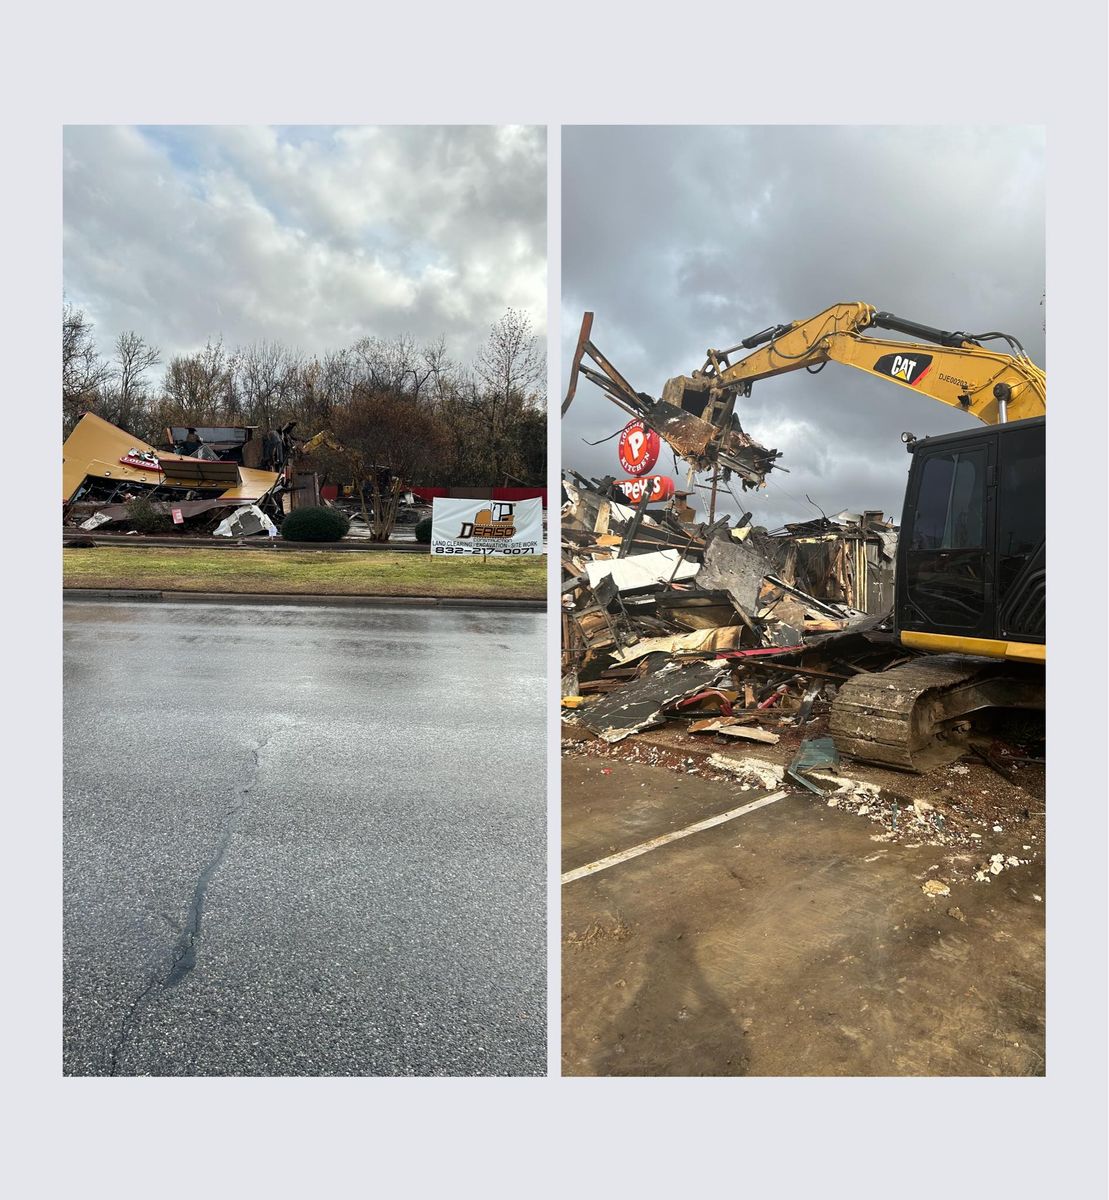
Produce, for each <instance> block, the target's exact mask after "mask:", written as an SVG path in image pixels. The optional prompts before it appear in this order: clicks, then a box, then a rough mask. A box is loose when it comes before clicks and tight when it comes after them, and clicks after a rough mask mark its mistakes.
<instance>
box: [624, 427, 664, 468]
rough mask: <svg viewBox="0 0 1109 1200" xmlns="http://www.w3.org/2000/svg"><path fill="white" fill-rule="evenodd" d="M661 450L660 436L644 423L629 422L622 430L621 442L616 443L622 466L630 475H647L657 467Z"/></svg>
mask: <svg viewBox="0 0 1109 1200" xmlns="http://www.w3.org/2000/svg"><path fill="white" fill-rule="evenodd" d="M661 448H662V443H661V442H660V441H659V436H658V434H657V433H655V431H654V430H653V429H647V428H646V427H645V426H644V424H643V422H642V421H629V422H628V423H627V424H626V425H625V426H624V428H623V429H622V430H620V440H619V441H618V442H617V443H616V453H617V454H618V455H619V457H620V465H621V466H622V467H623V468H624V470H625V471H627V473H628V474H629V475H644V474H646V473H647V472H648V471H649V470H650V469H651V468H652V467H653V466H654V465H655V460H656V459H657V458H658V452H659V450H660V449H661Z"/></svg>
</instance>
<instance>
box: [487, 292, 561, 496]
mask: <svg viewBox="0 0 1109 1200" xmlns="http://www.w3.org/2000/svg"><path fill="white" fill-rule="evenodd" d="M546 370H547V356H546V353H545V352H544V350H543V348H542V345H541V343H540V340H539V338H538V337H536V335H535V333H534V331H533V328H532V324H531V318H530V317H529V316H528V315H527V313H523V312H520V311H518V310H517V309H514V308H510V309H508V310H507V311H506V312H505V314H504V316H503V317H501V319H500V320H499V321H498V322H497V323H496V324H495V325H494V326H493V327H492V329H491V330H490V332H489V338H488V340H487V341H486V343H485V345H484V346H482V348H481V349H480V350H479V351H478V356H477V359H476V361H475V363H474V371H475V373H476V375H477V377H478V379H480V380H481V381H482V383H483V385H484V386H483V387H482V388H481V390H480V399H479V400H478V403H479V405H480V407H481V408H482V409H483V410H484V415H485V424H486V429H487V436H488V449H489V458H490V466H491V471H492V474H493V476H494V478H495V480H496V482H497V483H500V482H501V479H502V476H503V475H504V474H505V473H506V469H507V466H508V462H507V459H508V457H509V453H508V450H509V447H508V445H507V439H506V436H505V433H506V429H507V428H508V427H509V426H510V425H511V424H512V423H513V418H514V417H518V415H519V414H520V413H521V412H523V411H524V410H525V409H526V408H528V407H531V406H537V405H544V404H545V403H546V388H545V387H544V386H543V381H544V379H545V377H546Z"/></svg>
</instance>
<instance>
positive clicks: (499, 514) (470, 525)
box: [457, 500, 516, 542]
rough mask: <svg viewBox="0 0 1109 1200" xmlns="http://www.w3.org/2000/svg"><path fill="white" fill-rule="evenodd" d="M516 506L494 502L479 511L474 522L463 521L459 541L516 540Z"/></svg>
mask: <svg viewBox="0 0 1109 1200" xmlns="http://www.w3.org/2000/svg"><path fill="white" fill-rule="evenodd" d="M515 507H516V506H515V505H514V504H508V503H506V502H505V501H503V500H494V501H493V502H492V503H491V504H490V505H489V507H488V508H482V509H479V510H478V512H477V515H476V516H475V517H474V519H473V520H472V521H463V522H462V528H461V529H460V530H459V531H458V539H457V540H458V541H460V542H461V541H466V540H467V539H469V538H514V537H515V536H516V521H515V519H514V518H513V515H512V513H513V510H514V509H515Z"/></svg>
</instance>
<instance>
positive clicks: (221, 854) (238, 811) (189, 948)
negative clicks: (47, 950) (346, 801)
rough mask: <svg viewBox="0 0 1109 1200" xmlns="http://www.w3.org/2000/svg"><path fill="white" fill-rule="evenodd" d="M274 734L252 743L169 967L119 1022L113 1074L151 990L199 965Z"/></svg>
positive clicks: (154, 978) (169, 984) (173, 982)
mask: <svg viewBox="0 0 1109 1200" xmlns="http://www.w3.org/2000/svg"><path fill="white" fill-rule="evenodd" d="M272 736H273V735H272V734H266V736H265V737H264V738H262V740H261V741H259V742H258V744H257V745H256V746H253V747H251V751H250V753H251V757H252V759H253V770H252V771H251V775H250V779H249V780H248V781H247V783H246V784H245V785H244V786H243V787H241V788H239V790H238V792H236V794H235V797H234V799H233V800H232V802H231V805H230V807H229V808H228V809H227V811H226V812H225V813H224V814H223V826H222V831H221V834H220V839H219V841H218V842H217V843H216V847H215V850H213V852H212V856H211V858H209V860H208V862H207V863H206V864H205V866H204V867H202V868H201V871H200V874H199V875H198V876H197V880H196V887H195V888H194V889H193V894H192V899H191V900H190V901H189V908H188V912H187V913H186V914H185V922H184V924H183V925H182V926H176V923H174V925H175V926H176V928H177V929H178V930H179V936H178V938H177V941H176V942H175V943H174V947H173V950H172V952H171V954H170V962H169V966H168V968H164V969H163V968H159V969H158V970H156V971H155V972H154V974H153V975H152V976H151V978H150V979H149V981H148V982H147V984H146V986H145V987H144V988H143V989H142V991H141V992H139V994H138V996H136V997H135V1000H134V1002H133V1003H132V1005H131V1007H130V1008H129V1009H128V1010H127V1013H126V1014H125V1015H124V1018H123V1021H122V1022H121V1023H120V1028H119V1036H118V1037H117V1038H116V1040H115V1043H114V1044H113V1045H112V1047H111V1049H110V1051H109V1066H110V1070H109V1073H110V1074H112V1075H118V1074H119V1071H120V1067H121V1065H122V1062H123V1055H124V1053H125V1052H126V1050H127V1047H128V1045H129V1043H130V1041H131V1034H132V1032H133V1031H134V1027H135V1023H136V1021H137V1020H138V1016H139V1012H140V1010H141V1009H142V1008H143V1006H144V1005H145V1003H146V1002H147V1001H148V1000H149V998H150V996H151V994H152V993H153V992H154V991H155V990H158V991H168V990H169V989H170V988H173V987H176V986H177V985H178V984H179V983H181V982H182V981H183V980H184V979H186V978H187V977H188V975H189V974H190V972H191V971H192V970H193V969H194V968H195V967H196V955H197V945H198V943H199V941H200V933H201V925H202V922H203V919H204V901H205V900H206V898H207V895H208V886H209V884H210V883H211V882H212V878H213V877H214V875H215V874H216V872H217V871H218V870H219V868H220V865H221V864H222V862H223V860H224V858H225V857H226V855H227V850H228V847H229V846H230V845H231V841H232V839H233V838H234V836H235V834H236V833H237V832H238V830H239V827H240V825H241V824H242V819H243V814H244V812H245V810H246V803H247V800H248V798H249V796H250V793H251V792H252V791H253V790H254V786H255V784H256V783H257V782H258V775H259V772H260V771H261V769H262V751H263V750H264V749H265V748H266V746H267V745H268V744H269V741H270V738H271V737H272ZM162 916H163V917H164V918H165V919H166V920H167V921H168V920H169V917H168V916H167V914H165V913H163V914H162Z"/></svg>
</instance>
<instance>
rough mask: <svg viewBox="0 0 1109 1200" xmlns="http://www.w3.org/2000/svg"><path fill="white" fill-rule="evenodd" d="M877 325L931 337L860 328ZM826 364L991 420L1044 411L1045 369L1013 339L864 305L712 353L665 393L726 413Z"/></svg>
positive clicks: (674, 400) (675, 400)
mask: <svg viewBox="0 0 1109 1200" xmlns="http://www.w3.org/2000/svg"><path fill="white" fill-rule="evenodd" d="M871 327H874V328H884V329H890V330H894V331H896V332H899V333H906V334H909V335H910V336H913V337H917V338H922V339H927V340H924V341H917V342H904V341H897V340H894V339H884V338H876V337H870V336H864V334H863V332H862V331H863V330H865V329H869V328H871ZM987 339H1003V340H1005V341H1006V342H1008V344H1009V345H1010V347H1012V348H1013V352H1012V353H1007V352H1006V351H1003V350H995V349H991V348H988V347H986V346H983V345H982V344H981V341H983V340H987ZM741 349H742V350H750V351H751V353H749V354H747V355H746V356H745V357H743V358H741V359H740V360H739V361H738V362H735V363H732V362H731V361H730V358H731V355H732V354H734V353H735V352H736V351H737V350H741ZM827 362H839V363H843V364H844V365H846V366H849V367H855V368H857V369H859V370H861V371H866V372H867V373H868V374H871V375H876V376H877V377H878V378H880V379H886V380H888V381H889V382H891V383H896V384H898V385H900V386H901V387H906V388H910V389H911V390H913V391H915V392H919V393H922V394H924V395H927V396H930V397H931V398H932V399H934V400H938V401H939V402H940V403H942V404H948V405H950V406H951V407H952V408H958V409H961V410H962V411H963V412H969V413H971V414H972V415H973V416H975V417H977V418H978V419H979V420H980V421H982V422H983V423H985V424H987V425H996V424H1001V423H1003V422H1005V421H1007V420H1022V419H1024V418H1026V417H1041V416H1043V415H1044V413H1045V411H1046V394H1047V384H1046V377H1045V375H1044V372H1043V371H1042V370H1041V369H1040V368H1039V367H1037V366H1036V364H1035V363H1033V362H1032V360H1031V359H1029V358H1028V356H1027V355H1026V354H1025V353H1024V351H1023V349H1022V348H1021V346H1020V343H1019V342H1017V340H1016V339H1015V338H1012V337H1010V336H1009V335H1007V334H1000V333H988V334H978V335H970V334H965V333H952V332H948V331H946V330H941V329H934V328H932V327H931V326H928V325H922V324H920V323H918V322H915V321H907V320H904V319H902V318H900V317H895V316H894V315H893V314H892V313H885V312H878V311H877V310H876V309H874V308H873V307H872V306H871V305H869V304H858V303H846V304H836V305H833V306H832V307H831V308H828V309H825V310H824V312H822V313H818V314H817V315H816V316H815V317H810V318H809V319H808V320H806V321H796V322H794V323H793V324H792V325H778V326H772V327H771V328H769V329H765V330H763V331H762V332H761V333H758V334H755V335H754V336H753V337H750V338H747V339H745V340H744V341H742V342H740V343H739V345H737V346H733V347H731V349H729V350H709V351H708V356H707V359H706V362H705V365H704V366H703V367H702V368H701V369H700V370H699V371H695V372H694V373H693V374H692V375H691V376H678V377H677V378H675V379H671V380H669V381H668V382H667V384H666V386H665V388H663V392H662V396H663V399H664V400H666V401H667V402H669V403H671V404H675V405H678V406H679V407H683V408H686V407H690V406H691V405H693V404H696V403H698V402H700V403H704V404H706V405H707V407H708V409H709V410H710V412H717V411H722V410H723V408H724V405H725V404H726V403H727V401H728V397H730V396H731V395H733V394H736V393H738V394H740V395H746V394H748V393H749V391H750V387H751V385H752V384H753V383H754V382H755V381H756V380H759V379H767V378H769V377H771V376H773V375H783V374H786V373H787V372H790V371H797V370H800V369H801V368H806V369H807V370H810V371H811V370H813V369H814V368H816V369H817V370H819V369H820V367H822V366H823V365H824V364H825V363H827ZM699 398H701V399H700V400H699ZM710 419H711V417H710Z"/></svg>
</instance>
